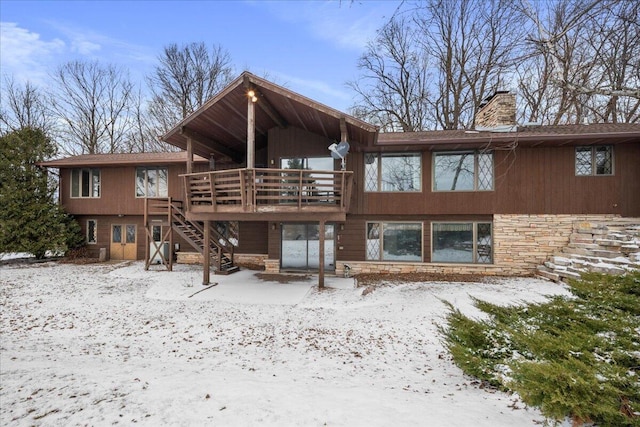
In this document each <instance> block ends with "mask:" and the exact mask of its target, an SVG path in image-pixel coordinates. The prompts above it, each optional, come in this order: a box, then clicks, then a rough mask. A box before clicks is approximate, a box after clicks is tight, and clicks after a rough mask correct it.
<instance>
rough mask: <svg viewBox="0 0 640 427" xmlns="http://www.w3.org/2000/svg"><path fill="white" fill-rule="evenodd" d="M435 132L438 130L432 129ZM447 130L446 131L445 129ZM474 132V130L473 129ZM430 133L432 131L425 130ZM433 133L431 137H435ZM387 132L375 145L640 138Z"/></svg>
mask: <svg viewBox="0 0 640 427" xmlns="http://www.w3.org/2000/svg"><path fill="white" fill-rule="evenodd" d="M432 132H433V134H435V133H437V132H438V131H432ZM444 132H446V131H444ZM472 132H473V131H472ZM403 133H404V132H391V133H387V135H399V134H403ZM416 133H422V132H406V135H407V136H409V135H412V134H413V135H415V134H416ZM425 133H430V132H428V131H427V132H425ZM433 134H432V136H431V138H433ZM384 135H385V133H380V134H379V137H378V141H377V143H376V144H375V145H378V146H394V145H424V144H435V145H446V144H465V143H466V144H470V143H471V144H472V143H489V142H505V141H509V142H510V141H522V142H548V141H557V142H559V143H560V142H562V141H563V140H570V139H576V138H580V139H581V140H592V139H602V138H611V139H619V138H634V137H635V138H640V131H629V132H591V133H555V134H537V133H522V132H509V133H490V132H482V133H481V134H479V135H477V134H470V135H469V136H466V137H463V136H460V135H453V136H451V137H446V136H444V135H443V136H442V137H437V138H433V139H422V140H421V139H420V138H416V139H410V138H402V139H394V140H389V141H385V138H384Z"/></svg>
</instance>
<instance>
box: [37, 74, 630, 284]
mask: <svg viewBox="0 0 640 427" xmlns="http://www.w3.org/2000/svg"><path fill="white" fill-rule="evenodd" d="M515 108H516V101H515V96H514V95H513V94H510V93H506V92H498V93H496V94H494V95H493V96H491V97H489V98H487V100H486V101H485V103H484V105H483V106H482V108H481V110H480V111H479V112H478V113H477V121H476V126H475V128H474V129H471V130H454V131H428V132H410V133H379V132H378V129H377V128H376V127H375V126H372V125H370V124H368V123H365V122H363V121H361V120H359V119H356V118H354V117H351V116H349V115H347V114H344V113H342V112H339V111H337V110H334V109H332V108H329V107H327V106H325V105H322V104H320V103H317V102H315V101H313V100H311V99H308V98H306V97H304V96H301V95H299V94H297V93H294V92H292V91H290V90H288V89H286V88H283V87H281V86H278V85H276V84H273V83H271V82H269V81H266V80H264V79H262V78H259V77H257V76H254V75H252V74H250V73H247V72H245V73H243V74H242V75H240V76H239V77H238V78H237V79H236V80H234V81H233V82H232V83H231V84H230V85H229V86H227V87H226V88H225V89H224V90H223V91H221V92H220V93H219V94H218V95H216V96H214V97H213V98H212V99H210V100H209V101H208V102H207V103H205V104H204V105H203V106H202V107H201V108H199V109H198V110H197V111H195V112H194V113H193V114H192V115H190V116H189V117H187V118H186V119H184V120H183V121H181V122H180V123H178V124H177V125H176V126H175V127H174V128H173V129H171V130H170V131H169V132H168V133H167V134H166V135H164V137H163V140H164V141H166V142H167V143H169V144H171V145H173V146H176V147H179V148H181V149H183V150H184V151H183V152H181V153H172V154H157V155H156V154H153V155H152V154H122V155H104V156H77V157H71V158H67V159H61V160H55V161H51V162H46V163H45V166H47V167H58V168H60V170H61V175H60V178H61V179H60V183H61V192H60V194H61V201H62V203H63V205H64V206H65V207H66V208H67V210H68V212H70V213H72V214H74V215H76V216H77V217H78V218H79V220H80V222H81V225H82V226H83V228H84V230H85V232H86V233H87V239H88V242H89V245H90V246H91V245H94V246H95V248H96V250H99V249H103V248H107V250H108V251H109V253H110V256H111V258H118V257H121V256H123V257H127V256H130V257H133V252H135V258H136V259H146V260H147V267H149V264H150V261H149V259H150V258H153V255H156V257H157V255H158V254H157V252H162V251H161V250H158V249H157V248H158V246H159V245H161V246H163V245H166V246H163V247H168V252H169V253H167V254H166V257H164V256H163V257H160V261H162V263H163V264H167V265H169V264H170V262H171V261H170V260H171V259H173V250H174V249H175V248H176V243H177V244H178V246H179V252H178V254H180V256H183V257H186V256H187V254H188V253H189V252H194V251H196V252H198V253H200V254H202V257H201V259H202V261H203V263H204V272H203V282H204V283H208V281H209V270H210V267H211V264H210V263H213V266H214V267H215V270H216V271H217V272H223V270H225V269H227V268H229V269H231V268H232V266H234V265H238V264H240V265H242V264H245V265H249V264H254V265H255V264H258V265H261V266H264V268H265V269H266V270H267V271H268V272H282V271H318V273H319V274H318V280H319V284H320V285H322V284H323V281H324V274H325V271H330V272H335V274H344V273H345V270H348V271H350V272H351V273H353V274H355V273H359V272H387V273H401V272H442V273H447V272H467V273H481V274H490V275H530V274H532V273H533V272H534V271H535V269H536V266H537V265H539V264H541V263H542V262H543V261H544V260H545V259H546V258H547V256H549V255H550V254H551V253H553V252H554V251H555V250H557V249H558V248H559V247H562V246H563V245H566V244H567V242H568V241H569V236H570V234H571V230H572V226H573V224H574V223H575V222H577V221H602V220H607V219H611V218H617V217H640V197H639V195H640V168H639V167H638V165H639V164H640V124H611V123H609V124H584V125H565V126H537V125H529V126H526V125H525V126H520V125H517V124H516V121H515ZM345 141H348V144H345V143H344V142H345ZM341 142H342V144H340V148H341V150H340V152H339V153H338V154H336V151H335V146H333V147H332V148H334V150H333V151H331V150H329V147H330V146H332V144H339V143H341ZM347 147H348V152H347V151H346V148H347ZM156 156H157V157H156ZM341 157H343V158H344V161H345V162H344V163H345V167H344V168H342V163H343V162H342V160H343V159H341ZM96 177H97V178H96ZM96 179H97V181H96ZM96 182H97V184H96ZM134 227H135V230H134ZM154 227H156V228H154ZM194 230H195V231H194ZM130 233H131V234H132V235H133V234H135V235H136V237H135V242H136V247H135V249H133V247H132V248H131V249H130V250H131V252H129V248H128V247H127V245H128V243H127V242H128V239H129V234H130ZM129 240H133V237H131V239H129ZM207 241H208V242H210V244H209V245H206V244H203V242H207ZM156 242H157V243H156ZM221 242H222V243H221ZM118 244H120V245H122V246H123V249H122V251H123V254H122V255H120V252H119V251H120V248H119V246H118ZM192 248H193V249H192ZM103 250H104V249H103ZM223 261H224V262H223ZM225 265H226V267H225ZM169 268H170V265H169Z"/></svg>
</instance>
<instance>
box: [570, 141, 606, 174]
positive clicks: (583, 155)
mask: <svg viewBox="0 0 640 427" xmlns="http://www.w3.org/2000/svg"><path fill="white" fill-rule="evenodd" d="M576 175H578V176H588V175H613V146H611V145H598V146H594V147H576Z"/></svg>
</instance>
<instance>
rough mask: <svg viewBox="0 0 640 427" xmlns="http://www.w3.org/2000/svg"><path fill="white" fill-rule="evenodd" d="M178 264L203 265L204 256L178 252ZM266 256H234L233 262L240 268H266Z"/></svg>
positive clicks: (195, 253) (196, 253)
mask: <svg viewBox="0 0 640 427" xmlns="http://www.w3.org/2000/svg"><path fill="white" fill-rule="evenodd" d="M176 256H177V260H176V262H177V263H178V264H202V255H200V254H199V253H198V252H176ZM267 258H268V255H266V254H234V256H233V260H234V262H235V264H236V265H237V266H239V267H252V268H254V267H264V265H265V261H266V259H267Z"/></svg>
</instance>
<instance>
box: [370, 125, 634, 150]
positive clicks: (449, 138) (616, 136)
mask: <svg viewBox="0 0 640 427" xmlns="http://www.w3.org/2000/svg"><path fill="white" fill-rule="evenodd" d="M638 142H640V124H629V123H617V124H614V123H600V124H591V125H559V126H537V127H518V128H517V130H514V131H512V132H491V131H474V130H443V131H425V132H393V133H381V134H380V135H379V136H378V141H377V143H376V147H375V148H374V150H382V151H393V150H398V149H400V148H402V149H405V150H406V149H422V150H424V149H427V150H431V151H436V150H469V149H479V148H497V147H505V148H513V147H515V146H519V147H538V146H556V147H557V146H564V145H567V146H576V145H600V144H624V143H638Z"/></svg>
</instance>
